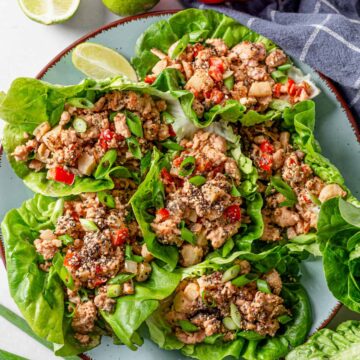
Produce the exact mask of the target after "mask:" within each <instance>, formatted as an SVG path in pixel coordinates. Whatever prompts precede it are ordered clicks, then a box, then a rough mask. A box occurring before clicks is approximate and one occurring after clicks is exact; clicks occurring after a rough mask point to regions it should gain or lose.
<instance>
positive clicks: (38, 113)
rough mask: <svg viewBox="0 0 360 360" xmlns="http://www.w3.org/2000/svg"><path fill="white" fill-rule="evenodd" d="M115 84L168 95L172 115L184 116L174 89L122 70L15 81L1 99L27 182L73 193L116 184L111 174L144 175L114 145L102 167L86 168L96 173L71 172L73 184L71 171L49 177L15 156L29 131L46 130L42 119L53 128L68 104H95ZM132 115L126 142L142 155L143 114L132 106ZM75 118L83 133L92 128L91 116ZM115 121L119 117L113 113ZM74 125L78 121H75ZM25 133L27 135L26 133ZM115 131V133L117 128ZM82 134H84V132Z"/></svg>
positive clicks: (10, 143)
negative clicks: (75, 78) (59, 81)
mask: <svg viewBox="0 0 360 360" xmlns="http://www.w3.org/2000/svg"><path fill="white" fill-rule="evenodd" d="M115 90H119V91H135V92H137V93H139V94H145V95H146V94H147V95H150V96H152V97H154V98H155V99H163V100H165V101H166V102H167V106H168V108H167V116H169V117H171V118H173V117H176V118H182V117H184V113H183V111H182V109H181V107H180V105H179V104H178V102H177V101H176V100H175V99H174V98H173V97H172V96H171V95H169V94H165V93H162V92H160V91H158V90H156V89H154V88H151V87H149V86H148V85H147V84H145V83H138V84H132V83H130V82H129V81H128V80H126V79H125V78H122V77H120V76H119V77H116V78H114V79H109V80H104V81H98V82H97V81H95V80H90V79H86V80H84V81H83V82H82V83H80V84H79V85H73V86H59V85H52V84H49V83H45V82H43V81H39V80H35V79H29V78H19V79H17V80H15V81H14V82H13V84H12V85H11V88H10V89H9V91H8V93H7V94H6V95H4V96H2V100H1V103H0V117H1V118H2V119H3V120H5V122H6V123H7V124H6V126H5V129H4V138H3V146H4V149H5V151H6V153H7V156H8V159H9V161H10V164H11V166H12V168H13V169H14V171H15V173H16V174H17V175H18V176H19V177H20V178H22V179H23V180H24V183H25V185H26V186H28V187H29V188H30V189H31V190H33V191H34V192H37V193H41V194H43V195H47V196H67V195H71V194H80V193H82V192H96V191H102V190H106V189H111V188H113V186H114V183H113V181H112V179H111V177H120V178H121V177H134V178H135V177H136V176H137V177H139V174H136V173H129V171H127V169H126V168H124V167H123V166H116V158H117V154H116V152H115V153H114V151H115V150H112V149H110V150H109V151H108V152H107V153H106V156H103V158H104V157H105V159H103V161H102V162H101V161H100V162H98V163H97V168H95V169H94V168H93V164H92V166H91V167H90V166H89V167H88V168H86V170H85V173H87V174H90V176H88V175H86V176H83V175H82V174H79V176H75V179H74V175H73V174H70V175H72V179H71V178H70V184H68V181H66V176H67V175H68V174H67V173H66V172H65V175H64V174H60V175H62V177H64V176H65V181H64V180H62V179H60V180H58V181H60V182H58V181H54V180H48V178H47V174H46V171H44V169H43V168H40V169H36V171H35V170H33V169H30V168H29V166H28V164H27V161H16V159H15V157H14V151H15V149H16V148H18V149H20V150H21V145H23V144H25V143H28V140H29V134H32V133H33V132H34V130H35V131H37V129H39V128H40V130H41V125H42V124H45V125H47V126H49V127H51V128H54V127H56V125H57V124H59V122H60V120H61V115H62V113H63V111H64V109H65V105H66V106H67V108H68V107H69V106H70V107H71V106H72V107H74V108H76V109H80V110H81V109H84V110H86V109H91V108H93V107H94V104H95V103H96V101H97V100H98V99H99V98H100V97H101V96H102V95H105V94H108V93H109V92H111V91H115ZM110 115H111V114H110ZM114 115H116V112H115V113H114ZM126 116H127V120H126V121H127V124H128V127H129V128H130V129H131V134H132V136H131V137H130V138H127V139H126V142H127V145H128V147H129V151H130V152H131V153H132V154H133V157H134V158H135V159H139V160H140V159H141V158H143V157H144V155H145V154H142V152H141V150H140V147H139V142H138V140H137V139H139V138H142V137H143V129H142V127H141V120H140V119H139V118H138V117H137V116H134V114H131V113H130V112H126ZM71 121H78V124H77V126H78V131H79V133H80V132H84V130H86V122H84V120H83V119H80V120H78V119H76V118H75V119H72V120H71ZM111 121H113V120H111V116H110V122H111ZM138 122H140V124H138ZM73 124H74V123H73ZM68 125H69V124H66V125H65V126H64V127H63V128H65V129H66V128H67V126H68ZM73 126H74V127H75V125H73ZM84 126H85V129H84V128H83V127H84ZM24 133H26V134H27V135H26V136H24ZM110 134H111V135H113V133H110ZM31 136H32V135H31ZM80 136H82V134H81V133H80ZM31 139H32V138H31ZM105 146H106V144H105ZM25 150H26V148H25ZM33 156H34V155H32V157H31V154H29V156H28V158H30V159H31V158H33ZM20 160H21V158H20ZM26 160H27V159H26ZM100 160H101V159H100ZM67 180H68V179H67ZM71 180H72V184H71Z"/></svg>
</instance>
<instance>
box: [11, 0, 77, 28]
mask: <svg viewBox="0 0 360 360" xmlns="http://www.w3.org/2000/svg"><path fill="white" fill-rule="evenodd" d="M18 1H19V4H20V7H21V9H22V10H23V12H24V13H25V15H26V16H27V17H29V18H30V19H32V20H35V21H37V22H39V23H42V24H45V25H51V24H56V23H61V22H64V21H66V20H68V19H70V18H71V17H72V16H73V15H74V14H75V12H76V10H77V9H78V7H79V5H80V0H18Z"/></svg>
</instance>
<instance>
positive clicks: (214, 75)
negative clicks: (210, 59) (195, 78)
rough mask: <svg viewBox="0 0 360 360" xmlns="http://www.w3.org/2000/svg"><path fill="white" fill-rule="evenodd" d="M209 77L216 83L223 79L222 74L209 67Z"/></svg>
mask: <svg viewBox="0 0 360 360" xmlns="http://www.w3.org/2000/svg"><path fill="white" fill-rule="evenodd" d="M209 75H210V76H211V77H212V78H213V79H214V80H215V81H217V82H219V81H221V80H222V79H223V73H222V72H221V71H220V70H219V69H218V68H217V67H215V66H210V68H209Z"/></svg>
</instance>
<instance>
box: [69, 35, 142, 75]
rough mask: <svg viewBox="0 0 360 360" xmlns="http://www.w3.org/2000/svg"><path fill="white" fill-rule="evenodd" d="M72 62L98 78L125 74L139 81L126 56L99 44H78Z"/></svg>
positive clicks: (83, 71)
mask: <svg viewBox="0 0 360 360" xmlns="http://www.w3.org/2000/svg"><path fill="white" fill-rule="evenodd" d="M72 62H73V64H74V66H75V67H76V68H77V69H78V70H80V71H81V72H82V73H84V74H85V75H86V76H89V77H91V78H93V79H96V80H102V79H106V78H109V77H114V76H117V75H125V76H127V77H128V78H129V79H130V80H132V81H137V76H136V72H135V70H134V69H133V67H132V66H131V65H130V63H129V62H128V61H127V60H126V59H125V58H124V56H122V55H120V54H119V53H118V52H116V51H114V50H112V49H109V48H107V47H105V46H102V45H99V44H95V43H89V42H87V43H83V44H80V45H78V46H77V47H76V48H75V49H74V51H73V53H72Z"/></svg>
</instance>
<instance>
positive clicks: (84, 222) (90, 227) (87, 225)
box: [79, 219, 99, 231]
mask: <svg viewBox="0 0 360 360" xmlns="http://www.w3.org/2000/svg"><path fill="white" fill-rule="evenodd" d="M79 221H80V224H81V226H82V227H83V228H84V230H85V231H98V230H99V228H98V227H97V225H96V224H95V223H94V222H93V221H92V220H88V219H79Z"/></svg>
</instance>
